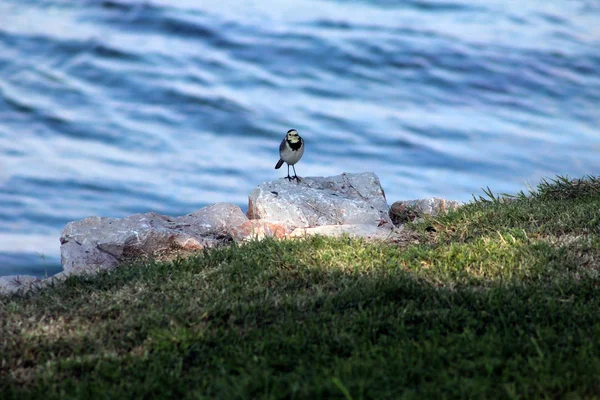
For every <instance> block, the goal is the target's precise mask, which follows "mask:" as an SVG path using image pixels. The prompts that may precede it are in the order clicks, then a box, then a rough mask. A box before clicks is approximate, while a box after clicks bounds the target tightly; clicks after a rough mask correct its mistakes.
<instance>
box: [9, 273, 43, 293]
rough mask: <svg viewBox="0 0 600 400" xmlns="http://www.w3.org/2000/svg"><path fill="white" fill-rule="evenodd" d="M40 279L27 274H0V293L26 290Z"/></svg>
mask: <svg viewBox="0 0 600 400" xmlns="http://www.w3.org/2000/svg"><path fill="white" fill-rule="evenodd" d="M40 281H41V280H40V279H39V278H37V277H35V276H29V275H8V276H0V294H10V293H15V292H18V291H27V290H29V289H30V288H31V287H32V285H35V284H36V283H39V282H40Z"/></svg>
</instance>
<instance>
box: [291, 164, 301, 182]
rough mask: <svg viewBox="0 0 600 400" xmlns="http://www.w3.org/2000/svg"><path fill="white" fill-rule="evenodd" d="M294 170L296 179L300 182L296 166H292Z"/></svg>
mask: <svg viewBox="0 0 600 400" xmlns="http://www.w3.org/2000/svg"><path fill="white" fill-rule="evenodd" d="M292 168H293V169H294V179H295V180H297V181H298V182H300V178H298V174H296V166H295V165H292Z"/></svg>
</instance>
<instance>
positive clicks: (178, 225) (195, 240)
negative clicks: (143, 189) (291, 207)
mask: <svg viewBox="0 0 600 400" xmlns="http://www.w3.org/2000/svg"><path fill="white" fill-rule="evenodd" d="M248 224H249V221H248V218H247V217H246V216H245V215H244V213H243V212H242V210H241V209H240V208H239V207H238V206H236V205H234V204H229V203H217V204H213V205H211V206H208V207H204V208H202V209H200V210H198V211H196V212H193V213H191V214H188V215H185V216H181V217H168V216H165V215H160V214H156V213H146V214H135V215H131V216H128V217H125V218H106V217H89V218H86V219H83V220H80V221H74V222H70V223H68V224H67V226H66V227H65V228H64V229H63V231H62V234H61V237H60V243H61V259H62V264H63V268H64V270H65V272H67V273H79V272H82V271H101V270H109V269H113V268H115V267H116V266H117V265H119V264H120V263H122V262H125V261H131V260H135V259H140V258H142V259H143V258H154V259H159V260H160V259H171V258H174V257H175V256H178V255H189V254H192V253H194V252H196V251H198V250H202V249H203V248H205V247H213V246H216V245H218V244H221V243H226V242H229V241H231V240H244V239H245V238H246V237H248V236H251V235H252V234H253V231H252V229H249V228H248V229H244V226H246V225H248ZM259 228H260V227H258V228H257V230H258V229H259ZM261 233H263V234H264V233H265V232H264V229H263V230H262V231H261Z"/></svg>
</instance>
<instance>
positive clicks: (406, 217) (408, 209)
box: [390, 197, 464, 225]
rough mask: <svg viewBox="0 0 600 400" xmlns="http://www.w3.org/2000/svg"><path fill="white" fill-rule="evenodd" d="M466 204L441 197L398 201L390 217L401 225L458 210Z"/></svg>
mask: <svg viewBox="0 0 600 400" xmlns="http://www.w3.org/2000/svg"><path fill="white" fill-rule="evenodd" d="M463 205H464V203H463V202H461V201H457V200H446V199H442V198H440V197H429V198H426V199H417V200H402V201H396V202H395V203H394V204H392V206H391V207H390V217H391V218H392V221H394V224H396V225H399V224H403V223H405V222H409V221H413V220H415V219H418V218H421V217H423V216H424V215H431V216H434V217H435V216H437V215H440V214H444V213H447V212H448V211H451V210H452V211H453V210H456V209H457V208H459V207H461V206H463Z"/></svg>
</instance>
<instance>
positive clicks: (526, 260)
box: [0, 177, 600, 400]
mask: <svg viewBox="0 0 600 400" xmlns="http://www.w3.org/2000/svg"><path fill="white" fill-rule="evenodd" d="M413 228H414V229H415V230H416V232H417V233H416V234H415V235H414V236H415V238H417V239H415V241H414V243H409V244H403V245H400V246H399V245H391V244H367V243H364V242H362V241H358V240H348V239H337V240H334V239H327V238H311V239H307V240H293V241H292V240H290V241H279V242H278V241H273V240H264V241H262V242H255V243H251V244H248V245H245V246H242V247H237V246H233V247H230V248H223V249H217V250H210V251H206V252H204V253H203V254H201V255H199V256H198V257H196V258H191V259H187V260H180V261H177V262H175V263H174V264H147V265H138V266H132V267H127V268H121V269H118V270H116V271H114V272H111V273H106V274H103V275H101V276H98V277H94V278H72V279H69V280H68V281H67V282H66V283H65V284H64V285H59V286H57V287H55V288H50V289H46V290H43V291H41V292H39V293H35V294H29V295H25V296H11V297H4V298H1V297H0V398H2V399H4V400H6V399H12V398H14V399H23V398H36V397H37V398H42V397H43V398H45V399H52V398H66V397H69V398H89V397H90V395H93V397H105V398H134V396H135V397H136V398H137V397H139V398H141V397H146V398H167V397H168V398H179V397H185V398H222V399H244V398H253V399H254V398H259V399H260V398H265V399H267V398H298V399H313V398H343V399H363V398H373V399H383V398H393V399H399V398H427V397H429V398H440V397H455V398H465V397H479V398H523V397H525V398H542V397H551V398H556V397H561V398H564V397H569V396H573V397H595V396H597V395H598V394H599V393H600V312H599V311H600V286H599V283H600V278H599V275H598V269H599V267H600V258H599V257H600V181H599V180H598V179H597V178H591V177H590V178H586V179H581V180H577V181H568V180H563V179H558V180H557V181H555V182H551V183H542V184H541V185H540V187H539V188H538V189H536V191H535V192H534V193H532V194H528V195H527V196H524V195H522V196H517V197H515V198H514V199H512V200H505V199H500V198H496V197H495V196H494V195H492V194H491V193H489V195H488V196H486V198H485V199H480V200H479V201H477V202H474V203H472V204H469V205H467V206H465V207H464V208H462V209H460V210H459V211H457V212H454V213H452V214H450V215H447V216H443V217H440V218H437V219H430V220H428V221H425V222H424V223H421V224H416V225H414V226H413Z"/></svg>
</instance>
